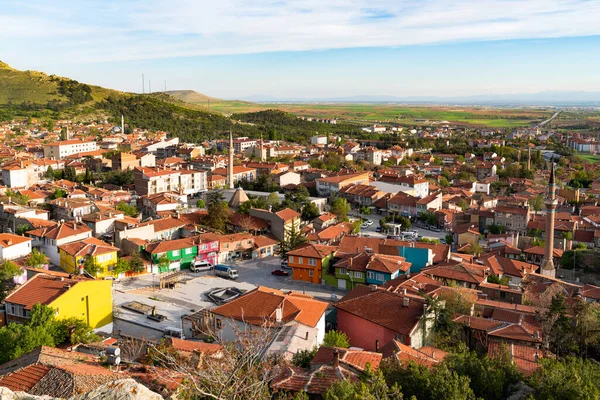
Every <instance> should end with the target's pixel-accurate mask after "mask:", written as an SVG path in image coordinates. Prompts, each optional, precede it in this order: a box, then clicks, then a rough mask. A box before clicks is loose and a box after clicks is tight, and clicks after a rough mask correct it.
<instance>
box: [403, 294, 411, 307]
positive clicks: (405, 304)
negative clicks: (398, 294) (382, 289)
mask: <svg viewBox="0 0 600 400" xmlns="http://www.w3.org/2000/svg"><path fill="white" fill-rule="evenodd" d="M409 304H410V299H409V298H408V296H406V297H404V298H403V299H402V307H408V305H409Z"/></svg>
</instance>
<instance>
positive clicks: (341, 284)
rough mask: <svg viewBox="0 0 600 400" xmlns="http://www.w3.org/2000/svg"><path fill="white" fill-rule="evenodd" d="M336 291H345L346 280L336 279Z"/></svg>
mask: <svg viewBox="0 0 600 400" xmlns="http://www.w3.org/2000/svg"><path fill="white" fill-rule="evenodd" d="M338 289H346V280H345V279H338Z"/></svg>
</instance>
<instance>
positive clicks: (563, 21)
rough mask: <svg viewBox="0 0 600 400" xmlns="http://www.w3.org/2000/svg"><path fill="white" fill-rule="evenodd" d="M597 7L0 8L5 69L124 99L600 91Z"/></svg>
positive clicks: (536, 1)
mask: <svg viewBox="0 0 600 400" xmlns="http://www.w3.org/2000/svg"><path fill="white" fill-rule="evenodd" d="M598 21H600V1H586V0H477V1H474V0H454V1H450V0H420V1H416V0H411V1H406V0H354V1H340V0H327V1H323V0H305V1H303V0H295V1H284V0H280V1H278V0H272V1H271V0H268V1H256V0H253V1H235V0H221V1H218V2H214V1H211V2H207V1H204V0H181V1H180V0H134V1H127V0H120V1H118V0H109V1H91V0H64V1H62V0H46V1H44V0H29V1H27V2H23V1H20V0H3V1H2V2H1V7H0V60H2V61H5V62H7V63H9V64H10V65H12V66H14V67H16V68H19V69H35V70H41V71H45V72H48V73H55V74H59V75H63V76H69V77H72V78H75V79H78V80H81V81H85V82H89V83H93V84H99V85H102V86H106V87H111V88H116V89H120V90H126V91H141V73H142V72H143V73H145V76H146V79H147V80H149V81H151V82H152V89H153V90H154V91H156V90H162V88H163V87H164V82H165V80H166V81H167V87H168V89H193V90H197V91H199V92H203V93H206V94H209V95H211V96H216V97H221V98H244V97H248V96H253V95H269V96H275V97H279V98H298V99H302V98H322V97H339V96H354V95H394V96H419V95H423V96H434V95H437V96H461V95H471V94H503V93H525V92H539V91H546V90H577V91H579V90H583V91H600V74H598V73H597V71H598V70H599V68H600V36H599V35H600V24H599V23H598Z"/></svg>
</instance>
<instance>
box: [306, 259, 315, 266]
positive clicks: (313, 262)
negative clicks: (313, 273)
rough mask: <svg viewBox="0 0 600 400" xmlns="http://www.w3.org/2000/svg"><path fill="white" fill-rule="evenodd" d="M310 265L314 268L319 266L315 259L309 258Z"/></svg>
mask: <svg viewBox="0 0 600 400" xmlns="http://www.w3.org/2000/svg"><path fill="white" fill-rule="evenodd" d="M308 265H312V266H315V265H317V260H315V259H314V258H309V259H308Z"/></svg>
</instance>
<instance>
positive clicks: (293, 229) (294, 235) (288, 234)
mask: <svg viewBox="0 0 600 400" xmlns="http://www.w3.org/2000/svg"><path fill="white" fill-rule="evenodd" d="M306 242H307V239H306V235H305V234H304V233H303V232H302V231H301V230H300V229H299V227H298V224H297V223H296V220H295V219H293V220H292V224H291V226H290V227H289V228H287V229H286V231H285V234H284V238H283V241H282V242H281V244H280V245H279V250H280V252H281V257H282V258H283V259H286V258H287V253H288V251H291V250H293V249H295V248H297V247H300V246H302V245H303V244H304V243H306Z"/></svg>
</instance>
